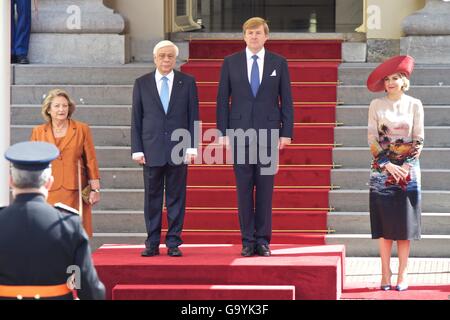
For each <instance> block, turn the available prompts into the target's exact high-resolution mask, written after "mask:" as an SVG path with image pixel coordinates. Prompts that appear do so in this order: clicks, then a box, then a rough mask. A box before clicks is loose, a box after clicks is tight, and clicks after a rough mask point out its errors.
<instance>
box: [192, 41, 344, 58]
mask: <svg viewBox="0 0 450 320" xmlns="http://www.w3.org/2000/svg"><path fill="white" fill-rule="evenodd" d="M265 48H266V49H267V50H269V51H272V52H275V53H278V54H281V55H282V56H284V57H285V58H286V59H289V60H308V61H309V60H313V61H323V60H332V61H339V60H340V59H341V41H340V40H269V41H267V42H266V45H265ZM243 49H245V42H244V41H243V40H191V42H190V43H189V59H223V58H224V57H225V56H227V55H230V54H232V53H235V52H237V51H240V50H243Z"/></svg>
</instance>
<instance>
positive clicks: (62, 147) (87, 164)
mask: <svg viewBox="0 0 450 320" xmlns="http://www.w3.org/2000/svg"><path fill="white" fill-rule="evenodd" d="M74 111H75V104H74V102H73V101H72V100H71V99H70V97H69V95H68V94H67V92H65V91H64V90H60V89H55V90H51V91H50V92H49V93H48V95H47V97H46V99H45V101H44V103H43V105H42V109H41V113H42V116H43V117H44V119H45V121H46V122H47V123H45V124H42V125H39V126H36V127H35V128H33V132H32V134H31V140H32V141H45V142H50V143H53V144H55V145H56V146H57V147H58V149H59V151H60V155H59V157H58V158H57V159H55V160H53V162H52V173H53V176H54V178H55V181H54V183H53V186H52V188H51V190H50V192H49V197H48V202H49V203H50V204H52V205H53V204H55V203H57V202H61V203H63V204H65V205H68V206H70V207H72V208H75V209H77V210H78V209H80V206H79V190H80V187H81V189H84V188H86V187H87V186H88V184H89V186H90V192H89V194H86V201H82V202H83V206H82V210H83V212H82V214H83V215H82V219H83V226H84V228H85V230H86V232H87V234H88V235H89V237H92V212H91V206H92V205H93V204H95V203H97V202H98V201H99V200H100V180H99V178H100V177H99V170H98V164H97V158H96V155H95V149H94V143H93V139H92V135H91V131H90V129H89V126H88V125H87V124H85V123H82V122H79V121H75V120H73V119H71V116H72V114H73V112H74ZM79 173H81V186H80V183H79ZM86 190H87V191H89V189H86ZM86 202H88V203H86Z"/></svg>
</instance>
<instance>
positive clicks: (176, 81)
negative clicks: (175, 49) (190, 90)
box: [167, 70, 183, 114]
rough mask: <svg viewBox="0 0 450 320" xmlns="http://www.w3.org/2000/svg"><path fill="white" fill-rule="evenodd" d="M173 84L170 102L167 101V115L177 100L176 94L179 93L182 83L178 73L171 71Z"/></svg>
mask: <svg viewBox="0 0 450 320" xmlns="http://www.w3.org/2000/svg"><path fill="white" fill-rule="evenodd" d="M173 72H174V76H173V84H172V92H171V93H170V100H169V108H168V109H167V114H169V112H170V111H171V110H172V108H173V104H174V103H175V101H176V100H177V98H178V94H179V93H180V89H181V87H183V81H182V80H181V75H180V73H179V72H178V71H175V70H174V71H173Z"/></svg>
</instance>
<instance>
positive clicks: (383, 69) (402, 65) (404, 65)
mask: <svg viewBox="0 0 450 320" xmlns="http://www.w3.org/2000/svg"><path fill="white" fill-rule="evenodd" d="M413 69H414V58H413V57H411V56H395V57H392V58H390V59H388V60H386V61H384V62H383V63H382V64H380V65H379V66H378V67H376V68H375V70H373V71H372V73H371V74H370V75H369V78H367V88H368V89H369V90H370V91H372V92H379V91H383V90H384V78H386V77H387V76H389V75H391V74H394V73H403V74H404V75H406V77H407V78H409V76H410V75H411V73H412V71H413Z"/></svg>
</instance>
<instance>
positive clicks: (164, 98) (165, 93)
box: [159, 77, 169, 114]
mask: <svg viewBox="0 0 450 320" xmlns="http://www.w3.org/2000/svg"><path fill="white" fill-rule="evenodd" d="M161 80H162V81H163V83H162V86H161V93H160V94H159V97H160V98H161V103H162V105H163V107H164V112H165V113H166V114H167V109H169V83H168V81H169V78H167V77H162V78H161Z"/></svg>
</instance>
